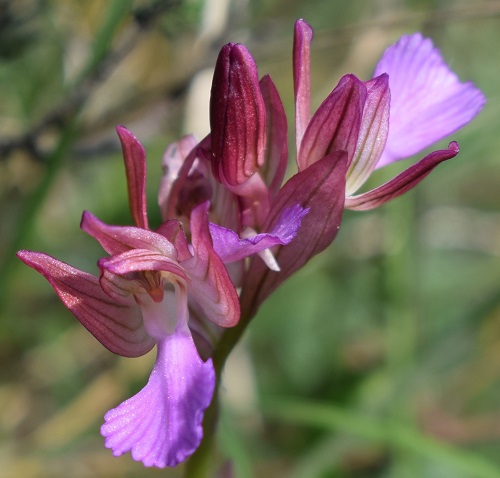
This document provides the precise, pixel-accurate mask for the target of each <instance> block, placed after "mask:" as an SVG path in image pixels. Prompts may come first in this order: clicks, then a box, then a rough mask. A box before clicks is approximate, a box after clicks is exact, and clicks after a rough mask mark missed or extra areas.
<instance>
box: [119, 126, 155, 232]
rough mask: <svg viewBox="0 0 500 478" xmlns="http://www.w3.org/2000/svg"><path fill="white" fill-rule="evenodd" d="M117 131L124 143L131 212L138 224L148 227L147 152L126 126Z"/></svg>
mask: <svg viewBox="0 0 500 478" xmlns="http://www.w3.org/2000/svg"><path fill="white" fill-rule="evenodd" d="M116 131H117V133H118V136H119V137H120V142H121V144H122V152H123V160H124V162H125V172H126V174H127V188H128V198H129V203H130V212H131V213H132V218H133V220H134V222H135V224H136V226H137V227H142V228H144V229H147V228H148V213H147V206H146V152H145V151H144V148H143V147H142V144H141V143H139V141H138V140H137V138H136V137H135V136H134V135H133V134H132V133H131V132H130V131H129V130H128V129H127V128H125V126H117V128H116Z"/></svg>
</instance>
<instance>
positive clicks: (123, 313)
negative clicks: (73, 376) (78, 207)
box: [17, 251, 154, 357]
mask: <svg viewBox="0 0 500 478" xmlns="http://www.w3.org/2000/svg"><path fill="white" fill-rule="evenodd" d="M17 256H18V257H19V258H20V259H21V260H22V261H23V262H24V263H25V264H26V265H28V266H30V267H32V268H33V269H35V270H36V271H37V272H39V273H40V274H42V275H43V276H44V277H45V278H46V279H47V280H48V281H49V283H50V285H51V286H52V287H53V289H54V291H55V292H56V293H57V295H58V296H59V298H60V299H61V301H62V302H63V304H64V305H65V306H66V307H67V308H68V309H69V310H70V311H71V312H72V313H73V314H74V315H75V316H76V318H77V319H78V320H79V321H80V322H81V324H82V325H83V326H84V327H85V328H86V329H87V330H88V331H89V332H90V333H91V334H92V335H93V336H94V337H95V338H96V339H97V340H98V341H99V342H101V344H102V345H104V347H106V348H107V349H108V350H110V351H111V352H113V353H115V354H118V355H122V356H124V357H139V356H141V355H144V354H145V353H147V352H149V351H150V350H151V348H152V347H153V345H154V340H153V339H152V338H151V337H149V336H148V335H147V333H146V330H145V328H144V324H143V320H142V314H141V310H140V308H139V306H138V305H137V304H135V302H134V301H133V299H132V300H131V297H130V296H122V297H121V298H119V299H120V300H118V298H115V300H113V299H111V297H109V296H108V295H107V294H106V293H105V292H104V291H103V290H102V288H101V287H100V285H99V280H98V279H97V277H94V276H93V275H91V274H87V273H86V272H83V271H80V270H78V269H75V268H74V267H71V266H70V265H68V264H66V263H64V262H61V261H58V260H57V259H54V258H53V257H50V256H47V255H46V254H42V253H39V252H31V251H20V252H18V253H17Z"/></svg>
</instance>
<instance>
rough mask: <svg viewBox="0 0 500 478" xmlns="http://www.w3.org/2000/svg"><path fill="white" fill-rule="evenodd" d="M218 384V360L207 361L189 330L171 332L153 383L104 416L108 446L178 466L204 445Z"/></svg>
mask: <svg viewBox="0 0 500 478" xmlns="http://www.w3.org/2000/svg"><path fill="white" fill-rule="evenodd" d="M214 387H215V372H214V368H213V365H212V361H211V360H208V361H207V362H203V361H202V360H201V358H200V357H199V356H198V352H197V350H196V347H195V345H194V342H193V339H192V337H191V334H190V333H189V331H187V330H186V329H183V330H181V331H178V332H176V333H174V334H172V335H168V336H166V337H165V338H164V339H162V340H160V341H159V342H158V354H157V358H156V362H155V365H154V368H153V371H152V372H151V376H150V378H149V381H148V383H147V385H146V386H145V387H144V388H143V389H142V390H141V391H140V392H139V393H137V394H136V395H134V396H133V397H132V398H129V399H128V400H126V401H124V402H123V403H122V404H121V405H119V406H118V407H116V408H114V409H112V410H110V411H109V412H108V413H106V415H105V416H104V420H105V423H104V424H103V425H102V427H101V434H102V435H103V436H104V437H105V439H106V441H105V445H106V447H107V448H111V449H112V450H113V455H115V456H119V455H122V454H123V453H126V452H128V451H130V452H131V454H132V458H133V459H134V460H136V461H141V462H142V463H143V464H144V465H145V466H156V467H158V468H164V467H166V466H169V467H173V466H176V465H178V464H179V463H181V462H183V461H184V460H185V459H186V458H188V457H189V456H190V455H191V454H192V453H193V452H194V451H195V450H196V448H197V447H198V446H199V444H200V441H201V438H202V435H203V429H202V426H201V422H202V419H203V413H204V411H205V409H206V408H207V407H208V405H209V404H210V401H211V399H212V395H213V392H214Z"/></svg>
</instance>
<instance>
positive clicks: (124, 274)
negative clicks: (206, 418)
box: [18, 127, 240, 467]
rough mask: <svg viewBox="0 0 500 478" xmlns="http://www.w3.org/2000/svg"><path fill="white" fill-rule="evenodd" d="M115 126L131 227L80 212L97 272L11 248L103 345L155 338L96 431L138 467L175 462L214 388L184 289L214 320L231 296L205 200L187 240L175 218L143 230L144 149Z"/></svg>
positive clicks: (190, 444)
mask: <svg viewBox="0 0 500 478" xmlns="http://www.w3.org/2000/svg"><path fill="white" fill-rule="evenodd" d="M118 134H119V136H120V140H121V143H122V148H123V153H124V159H125V165H126V172H127V184H128V189H129V198H130V206H131V212H132V216H133V218H134V221H135V223H136V226H135V227H125V226H110V225H106V224H104V223H103V222H101V221H99V220H98V219H97V218H95V217H94V216H92V215H91V214H90V213H88V212H85V213H84V215H83V219H82V229H83V230H84V231H86V232H87V233H89V234H90V235H92V236H93V237H95V238H96V239H97V240H98V241H99V242H100V243H101V245H102V246H103V248H104V249H105V250H106V252H107V253H108V254H109V255H110V256H109V257H107V258H103V259H101V260H100V261H99V263H98V264H99V269H100V271H101V276H100V278H97V277H94V276H92V275H90V274H87V273H85V272H82V271H79V270H78V269H75V268H73V267H71V266H69V265H67V264H65V263H63V262H60V261H58V260H56V259H54V258H52V257H49V256H47V255H45V254H41V253H38V252H31V251H21V252H19V254H18V255H19V257H20V258H21V259H22V260H23V261H24V262H25V263H26V264H28V265H29V266H31V267H33V268H34V269H36V270H37V271H38V272H40V273H41V274H42V275H44V276H45V278H46V279H47V280H48V281H49V282H50V284H51V285H52V287H53V288H54V290H55V291H56V292H57V294H58V295H59V297H60V298H61V300H62V301H63V303H64V304H65V305H66V306H67V307H68V308H69V309H70V310H71V311H72V312H73V313H74V314H75V315H76V317H77V318H78V320H79V321H80V322H81V323H82V324H83V325H84V326H85V327H86V328H87V329H88V330H89V331H90V332H91V333H92V334H93V335H94V336H95V337H96V338H97V339H98V340H99V341H100V342H101V343H102V344H103V345H104V346H105V347H106V348H108V349H109V350H111V351H112V352H114V353H117V354H119V355H124V356H128V357H133V356H139V355H143V354H145V353H146V352H148V351H149V350H150V349H151V348H152V347H153V345H154V344H156V345H157V349H158V351H157V357H156V362H155V365H154V368H153V371H152V373H151V376H150V378H149V381H148V383H147V385H146V386H145V387H144V388H143V389H142V390H141V391H140V392H139V393H137V394H136V395H134V396H133V397H132V398H130V399H128V400H126V401H125V402H123V403H122V404H121V405H119V406H118V407H116V408H114V409H113V410H110V411H109V412H108V413H107V414H106V415H105V423H104V425H103V426H102V428H101V432H102V434H103V436H104V437H105V438H106V446H107V447H109V448H111V449H112V450H113V453H114V455H121V454H122V453H125V452H127V451H131V453H132V457H133V458H134V459H135V460H139V461H142V462H143V463H144V464H145V465H146V466H157V467H165V466H175V465H177V464H178V463H180V462H181V461H183V460H185V459H186V458H187V457H188V456H189V455H191V454H192V453H193V452H194V450H196V448H197V447H198V445H199V443H200V440H201V437H202V427H201V421H202V418H203V412H204V410H205V409H206V408H207V407H208V405H209V404H210V401H211V399H212V394H213V391H214V387H215V372H214V369H213V365H212V361H211V360H210V359H208V360H207V361H206V362H203V360H202V359H201V358H200V356H199V354H198V352H197V349H196V346H195V344H194V342H193V339H192V336H191V332H190V329H189V324H188V320H189V312H188V296H189V297H190V299H192V300H194V301H195V302H196V303H197V304H198V306H199V307H200V308H201V310H203V312H204V316H206V317H207V318H208V319H209V320H211V321H212V322H214V323H215V324H217V325H219V326H222V327H231V326H234V325H235V324H236V323H237V322H238V319H239V313H240V308H239V301H238V296H237V294H236V290H235V288H234V286H233V284H232V282H231V280H230V278H229V275H228V273H227V271H226V268H225V266H224V264H223V262H222V260H221V259H220V258H219V256H218V255H217V254H216V252H215V251H214V249H213V246H212V240H211V237H210V233H209V228H208V214H207V211H208V207H209V206H208V203H203V204H200V205H199V206H197V207H196V208H195V209H194V210H193V212H192V214H191V228H190V229H191V245H190V244H188V242H187V239H186V237H185V235H184V233H183V232H182V230H181V229H180V225H179V223H178V221H167V222H165V223H164V224H163V225H162V226H161V228H160V229H159V230H158V232H153V231H151V230H149V229H148V218H147V212H146V200H145V177H146V171H145V153H144V149H143V148H142V146H141V145H140V143H139V142H138V141H137V140H136V139H135V137H134V136H133V135H132V134H131V133H130V132H129V131H128V130H126V129H125V128H123V127H119V128H118Z"/></svg>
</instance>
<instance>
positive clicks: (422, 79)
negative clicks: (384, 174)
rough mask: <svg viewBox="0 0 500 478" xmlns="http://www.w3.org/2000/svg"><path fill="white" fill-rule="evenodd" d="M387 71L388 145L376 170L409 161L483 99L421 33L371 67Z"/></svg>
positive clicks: (452, 129)
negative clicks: (389, 110)
mask: <svg viewBox="0 0 500 478" xmlns="http://www.w3.org/2000/svg"><path fill="white" fill-rule="evenodd" d="M382 73H388V75H389V86H390V89H391V112H390V126H389V136H388V138H387V145H386V149H385V151H384V154H383V156H382V158H381V159H380V161H379V163H378V167H381V166H384V165H386V164H389V163H391V162H393V161H396V160H398V159H401V158H407V157H408V156H411V155H413V154H415V153H418V152H419V151H421V150H422V149H424V148H426V147H427V146H430V145H431V144H433V143H435V142H436V141H438V140H440V139H442V138H444V137H446V136H448V135H450V134H452V133H454V132H455V131H457V130H458V129H459V128H461V127H462V126H464V125H466V124H467V123H469V121H471V120H472V119H473V118H474V117H475V116H476V115H477V114H478V113H479V111H480V110H481V108H482V107H483V105H484V103H485V97H484V95H483V94H482V93H481V91H480V90H479V89H477V88H476V87H475V86H474V85H473V84H472V83H470V82H467V83H461V82H460V80H459V79H458V77H457V75H456V74H455V73H453V71H451V70H450V68H449V67H448V65H447V64H446V63H445V62H444V60H443V57H442V55H441V52H440V51H439V50H438V49H437V48H435V47H434V45H433V44H432V41H431V40H430V39H428V38H424V37H422V35H421V34H420V33H415V34H413V35H407V36H403V37H402V38H401V39H400V40H399V41H398V42H397V43H396V44H395V45H393V46H391V47H389V48H388V49H387V50H386V51H385V53H384V55H383V56H382V58H381V60H380V62H379V63H378V65H377V68H376V69H375V76H378V75H380V74H382Z"/></svg>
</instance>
